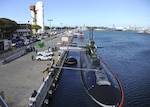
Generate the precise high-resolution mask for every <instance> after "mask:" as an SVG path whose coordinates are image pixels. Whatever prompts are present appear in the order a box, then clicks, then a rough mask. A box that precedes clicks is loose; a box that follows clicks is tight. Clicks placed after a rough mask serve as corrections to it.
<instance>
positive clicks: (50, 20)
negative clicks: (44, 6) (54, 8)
mask: <svg viewBox="0 0 150 107" xmlns="http://www.w3.org/2000/svg"><path fill="white" fill-rule="evenodd" d="M48 21H49V22H50V25H49V26H50V35H51V22H52V21H53V20H52V19H49V20H48Z"/></svg>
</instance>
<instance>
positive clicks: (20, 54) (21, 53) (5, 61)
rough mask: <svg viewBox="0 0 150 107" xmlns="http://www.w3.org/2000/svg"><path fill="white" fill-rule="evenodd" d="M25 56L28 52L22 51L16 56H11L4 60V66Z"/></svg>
mask: <svg viewBox="0 0 150 107" xmlns="http://www.w3.org/2000/svg"><path fill="white" fill-rule="evenodd" d="M25 54H26V50H21V51H19V52H17V53H15V54H13V55H12V56H9V57H7V58H6V59H4V61H3V64H6V63H9V62H11V61H13V60H15V59H17V58H19V57H21V56H22V55H25Z"/></svg>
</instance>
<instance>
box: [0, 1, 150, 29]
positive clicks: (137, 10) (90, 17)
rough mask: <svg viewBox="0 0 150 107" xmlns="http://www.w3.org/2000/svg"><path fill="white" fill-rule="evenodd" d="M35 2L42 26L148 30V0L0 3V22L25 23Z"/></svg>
mask: <svg viewBox="0 0 150 107" xmlns="http://www.w3.org/2000/svg"><path fill="white" fill-rule="evenodd" d="M38 1H42V2H43V3H44V24H45V26H50V22H49V21H48V20H49V19H52V20H53V21H52V22H51V26H84V25H85V26H104V27H112V26H113V24H114V25H115V26H116V27H128V26H129V25H130V26H133V27H134V26H136V27H150V0H0V18H8V19H11V20H14V21H16V22H17V23H28V21H31V12H30V10H29V6H30V5H35V4H36V2H38ZM61 23H62V24H61Z"/></svg>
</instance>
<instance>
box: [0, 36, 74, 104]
mask: <svg viewBox="0 0 150 107" xmlns="http://www.w3.org/2000/svg"><path fill="white" fill-rule="evenodd" d="M62 36H63V34H59V35H56V37H55V38H53V39H52V38H50V39H45V40H44V43H45V44H44V45H45V46H44V47H43V48H39V49H38V51H41V50H45V49H47V48H48V46H50V45H57V42H58V41H61V37H62ZM71 41H72V37H69V41H68V43H69V42H71ZM32 55H33V56H34V57H35V55H36V52H30V53H28V54H26V55H23V56H21V57H19V58H17V59H15V60H13V61H11V62H9V63H8V64H2V63H1V64H0V66H1V67H0V71H1V72H0V75H1V78H0V84H1V86H0V90H1V91H3V92H4V96H5V98H4V99H5V101H6V103H7V104H8V106H11V107H28V106H33V107H40V106H41V105H42V104H43V102H44V100H45V98H46V96H47V94H48V93H50V94H51V93H52V92H51V91H54V89H55V88H56V87H55V86H56V82H57V80H58V79H59V75H60V73H61V69H54V68H53V67H52V63H53V64H55V65H58V66H63V62H64V60H65V57H66V56H67V52H62V53H61V56H59V55H60V53H59V50H57V51H54V56H53V61H54V62H53V61H35V60H34V61H32V59H31V56H32ZM1 62H2V60H1ZM47 67H50V68H51V69H50V72H49V73H48V72H47V71H46V69H47ZM43 71H45V72H43ZM34 93H36V94H35V95H34Z"/></svg>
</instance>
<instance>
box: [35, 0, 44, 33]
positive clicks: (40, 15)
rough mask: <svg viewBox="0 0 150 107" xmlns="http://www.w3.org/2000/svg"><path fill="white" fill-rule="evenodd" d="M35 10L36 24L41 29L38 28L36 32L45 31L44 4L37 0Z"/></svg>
mask: <svg viewBox="0 0 150 107" xmlns="http://www.w3.org/2000/svg"><path fill="white" fill-rule="evenodd" d="M35 7H36V8H35V10H36V12H37V25H39V26H41V29H40V30H38V33H45V29H44V4H43V2H41V1H39V2H37V3H36V6H35Z"/></svg>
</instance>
